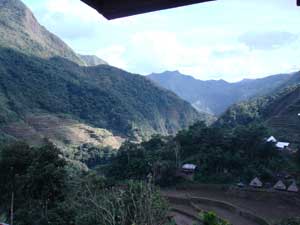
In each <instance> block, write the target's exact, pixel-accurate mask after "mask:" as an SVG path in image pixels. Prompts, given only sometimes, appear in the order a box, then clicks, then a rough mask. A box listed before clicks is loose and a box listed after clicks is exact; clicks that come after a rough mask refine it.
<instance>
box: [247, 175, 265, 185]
mask: <svg viewBox="0 0 300 225" xmlns="http://www.w3.org/2000/svg"><path fill="white" fill-rule="evenodd" d="M250 186H252V187H262V186H263V183H262V182H261V181H260V180H259V179H258V178H257V177H255V178H254V179H253V180H252V181H251V182H250Z"/></svg>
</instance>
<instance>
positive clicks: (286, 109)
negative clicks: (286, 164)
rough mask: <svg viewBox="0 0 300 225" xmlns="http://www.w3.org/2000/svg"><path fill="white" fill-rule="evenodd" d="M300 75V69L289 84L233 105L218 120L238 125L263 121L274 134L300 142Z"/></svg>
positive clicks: (229, 124)
mask: <svg viewBox="0 0 300 225" xmlns="http://www.w3.org/2000/svg"><path fill="white" fill-rule="evenodd" d="M299 77H300V74H299V73H296V74H294V76H293V78H292V79H291V80H290V81H289V82H288V83H287V84H285V85H284V86H282V87H281V88H280V89H278V90H277V91H276V92H274V93H272V94H270V95H267V96H264V97H259V98H255V99H252V100H250V101H246V102H241V103H239V104H236V105H234V106H232V107H231V108H230V109H228V110H227V112H226V113H225V114H224V115H223V116H222V117H221V118H220V119H219V120H218V121H217V122H216V124H217V125H222V126H229V127H235V126H237V125H246V124H250V123H253V122H262V123H264V124H265V125H266V126H267V127H269V128H270V129H271V131H272V132H273V134H274V136H278V137H280V138H282V139H283V140H286V141H290V142H293V143H296V144H300V142H299V140H300V116H299V113H300V86H299V83H297V81H298V80H299ZM292 84H293V85H292ZM288 85H289V86H288ZM282 88H283V89H282Z"/></svg>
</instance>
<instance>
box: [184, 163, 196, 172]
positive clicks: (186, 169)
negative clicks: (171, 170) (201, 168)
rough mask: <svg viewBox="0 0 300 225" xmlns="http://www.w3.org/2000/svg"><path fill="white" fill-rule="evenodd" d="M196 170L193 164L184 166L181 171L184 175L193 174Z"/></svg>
mask: <svg viewBox="0 0 300 225" xmlns="http://www.w3.org/2000/svg"><path fill="white" fill-rule="evenodd" d="M196 168H197V166H196V165H194V164H184V165H183V166H182V171H183V172H185V173H194V172H195V170H196Z"/></svg>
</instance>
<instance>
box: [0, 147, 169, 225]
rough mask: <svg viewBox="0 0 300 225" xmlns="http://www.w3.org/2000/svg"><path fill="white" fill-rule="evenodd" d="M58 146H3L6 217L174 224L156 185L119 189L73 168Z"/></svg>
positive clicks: (0, 199) (75, 223) (37, 223)
mask: <svg viewBox="0 0 300 225" xmlns="http://www.w3.org/2000/svg"><path fill="white" fill-rule="evenodd" d="M69 167H70V166H69V165H68V164H67V163H66V161H65V160H64V158H63V157H62V155H61V153H60V151H59V150H57V149H56V148H55V147H54V146H52V145H47V146H43V147H41V148H30V147H29V146H28V145H26V144H23V143H17V144H14V145H10V146H3V147H2V149H1V154H0V168H1V170H0V182H1V187H0V210H1V212H5V213H4V214H1V215H0V217H1V218H3V219H4V220H7V219H8V218H9V213H8V211H9V208H10V205H11V195H12V193H14V195H15V199H14V205H15V207H14V222H15V223H16V224H20V225H23V224H24V225H25V224H33V225H44V224H52V225H79V224H80V225H92V224H107V225H132V224H139V225H156V224H165V225H167V224H169V220H168V217H167V214H168V210H169V208H168V204H167V203H166V201H165V200H164V199H163V198H162V197H161V196H160V193H159V191H158V190H157V189H156V188H155V187H154V186H153V185H152V184H151V183H143V182H133V181H130V182H128V183H125V184H122V185H119V186H117V185H115V183H111V182H110V181H108V180H106V179H105V178H104V177H103V176H100V175H98V174H97V173H96V172H94V171H87V172H82V171H80V170H77V171H76V170H74V169H71V168H69Z"/></svg>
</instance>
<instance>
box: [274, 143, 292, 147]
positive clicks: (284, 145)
mask: <svg viewBox="0 0 300 225" xmlns="http://www.w3.org/2000/svg"><path fill="white" fill-rule="evenodd" d="M289 145H290V143H289V142H277V143H276V147H277V148H285V147H289Z"/></svg>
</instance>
